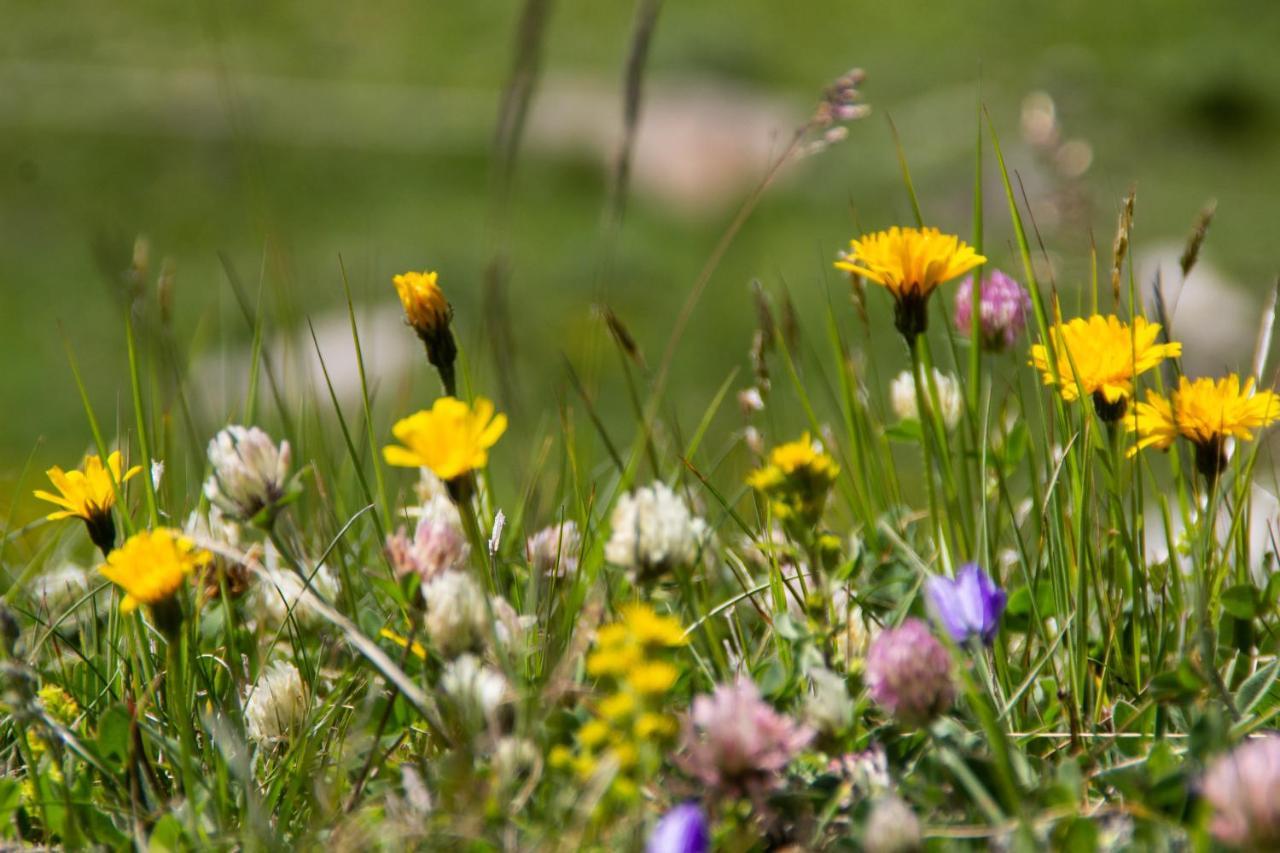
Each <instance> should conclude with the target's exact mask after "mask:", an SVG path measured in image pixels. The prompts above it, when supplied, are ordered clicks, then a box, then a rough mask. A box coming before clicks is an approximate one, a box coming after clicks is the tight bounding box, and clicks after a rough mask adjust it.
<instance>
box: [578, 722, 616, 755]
mask: <svg viewBox="0 0 1280 853" xmlns="http://www.w3.org/2000/svg"><path fill="white" fill-rule="evenodd" d="M608 738H609V726H608V724H607V723H605V722H603V721H601V720H588V721H587V722H586V723H583V725H582V728H580V729H578V743H580V744H582V745H583V746H585V747H586V748H587V749H595V748H596V747H597V746H599V745H600V744H602V743H604V742H605V741H606V740H608Z"/></svg>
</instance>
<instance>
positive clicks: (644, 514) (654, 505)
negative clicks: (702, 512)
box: [604, 482, 705, 574]
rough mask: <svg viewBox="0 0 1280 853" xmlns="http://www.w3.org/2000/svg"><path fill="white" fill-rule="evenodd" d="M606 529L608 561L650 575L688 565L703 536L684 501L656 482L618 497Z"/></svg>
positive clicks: (606, 554) (702, 530)
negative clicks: (609, 531)
mask: <svg viewBox="0 0 1280 853" xmlns="http://www.w3.org/2000/svg"><path fill="white" fill-rule="evenodd" d="M609 526H610V528H611V529H612V535H611V536H610V537H609V542H608V544H607V545H606V546H605V552H604V553H605V557H606V558H607V559H608V560H609V562H611V563H613V564H615V565H618V566H621V567H623V568H626V569H636V570H639V571H641V572H642V573H650V574H657V573H661V572H663V571H666V570H668V569H672V568H675V567H677V566H688V565H690V564H692V563H693V561H694V560H695V559H696V558H697V556H698V546H699V543H700V540H701V539H702V538H703V537H704V535H705V533H704V531H705V528H704V527H702V526H699V525H698V524H696V523H695V519H694V517H693V516H692V515H691V514H690V512H689V509H688V507H686V506H685V505H684V502H683V501H682V500H680V499H679V498H678V497H676V495H675V493H674V492H672V491H671V489H669V488H668V487H667V485H666V484H665V483H660V482H655V483H654V484H653V485H652V486H648V487H646V488H642V489H636V490H635V491H634V492H630V493H628V494H625V495H623V496H622V497H621V498H619V500H618V503H617V506H615V507H614V510H613V515H612V516H611V517H610V519H609Z"/></svg>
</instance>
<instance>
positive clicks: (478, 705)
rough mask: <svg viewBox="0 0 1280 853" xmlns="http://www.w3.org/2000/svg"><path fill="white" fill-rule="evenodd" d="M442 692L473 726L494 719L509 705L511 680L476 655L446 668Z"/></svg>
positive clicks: (455, 659) (456, 659)
mask: <svg viewBox="0 0 1280 853" xmlns="http://www.w3.org/2000/svg"><path fill="white" fill-rule="evenodd" d="M440 689H441V690H442V691H444V694H445V695H446V696H448V697H449V698H450V699H452V700H453V704H454V706H455V707H456V708H457V710H458V713H459V716H460V717H462V719H464V720H466V721H468V722H469V723H472V724H483V723H487V722H489V721H492V720H493V719H494V715H495V714H497V712H498V709H499V708H500V707H501V706H502V704H503V702H505V701H506V698H507V694H508V690H509V688H508V685H507V679H506V678H505V677H504V676H503V675H502V673H500V672H498V671H497V670H496V669H494V668H493V667H491V666H487V665H486V664H485V663H484V662H483V661H481V660H480V658H478V657H476V656H475V655H473V654H463V655H459V656H458V657H456V658H454V659H453V660H451V661H449V663H447V664H445V667H444V672H443V673H442V674H441V676H440Z"/></svg>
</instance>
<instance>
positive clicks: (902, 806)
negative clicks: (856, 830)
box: [862, 794, 920, 853]
mask: <svg viewBox="0 0 1280 853" xmlns="http://www.w3.org/2000/svg"><path fill="white" fill-rule="evenodd" d="M862 845H863V847H864V848H865V849H866V850H867V851H868V853H907V851H911V850H919V849H920V821H919V820H918V819H917V818H916V814H915V812H913V811H912V810H911V806H909V805H907V804H906V802H904V801H903V800H902V799H901V798H899V797H896V796H894V795H892V794H890V795H889V796H887V797H882V798H881V799H879V800H876V802H875V804H874V805H873V806H872V807H871V814H870V815H868V816H867V825H866V828H865V829H864V830H863V834H862Z"/></svg>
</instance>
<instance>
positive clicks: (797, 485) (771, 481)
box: [747, 432, 840, 523]
mask: <svg viewBox="0 0 1280 853" xmlns="http://www.w3.org/2000/svg"><path fill="white" fill-rule="evenodd" d="M839 473H840V466H839V465H837V464H836V461H835V460H834V459H832V458H831V457H830V456H828V455H827V454H826V453H823V452H822V450H821V449H819V448H817V447H815V446H814V443H813V440H812V439H811V438H810V437H809V433H807V432H806V433H805V434H804V435H802V436H800V439H799V440H798V441H791V442H787V443H786V444H780V445H778V446H777V447H775V448H774V449H773V451H772V452H771V453H770V454H769V464H768V465H766V466H765V467H763V468H758V469H757V470H755V471H752V472H751V474H750V475H748V477H747V485H749V486H751V487H752V488H753V489H755V490H756V491H758V492H760V493H761V494H763V495H766V496H768V497H769V499H770V505H771V507H772V509H773V513H774V515H776V516H777V517H778V518H780V519H783V520H785V519H788V518H791V517H793V516H799V517H801V519H803V520H804V521H806V522H809V523H812V522H815V521H817V519H818V517H819V516H820V515H822V509H823V507H824V506H825V504H826V498H827V492H829V491H830V490H831V486H832V485H833V484H834V483H835V481H836V476H837V475H838V474H839Z"/></svg>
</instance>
